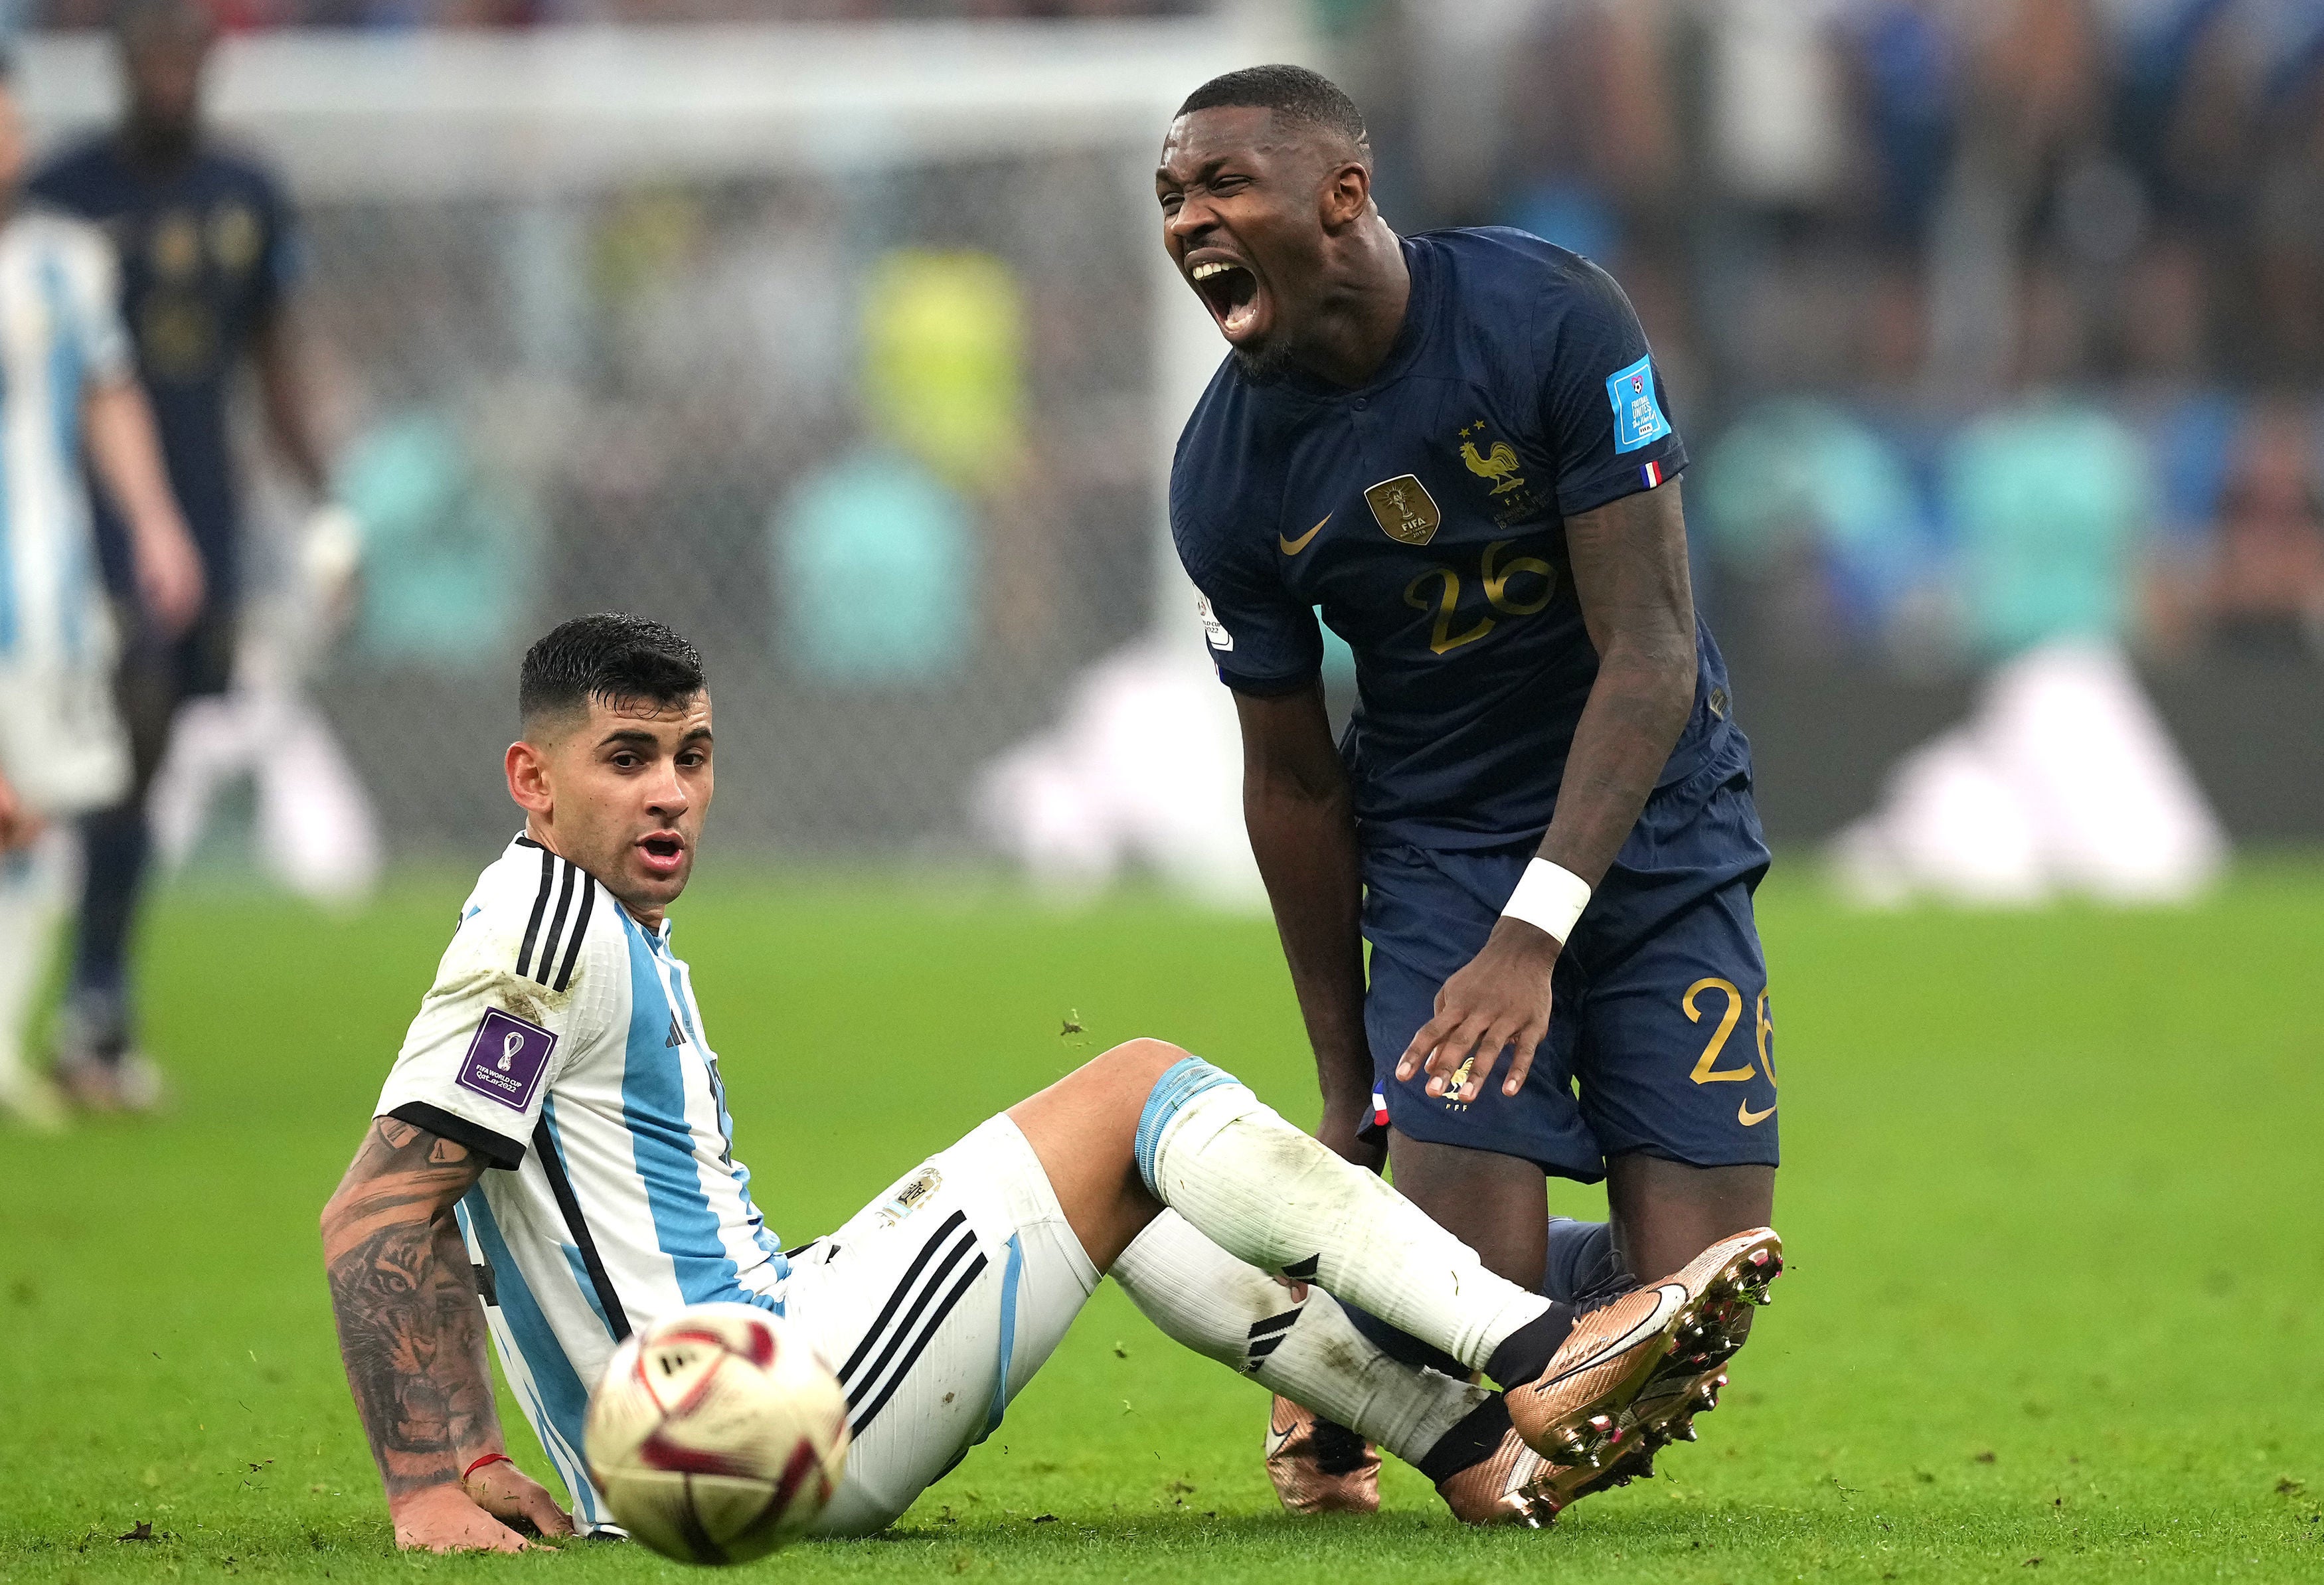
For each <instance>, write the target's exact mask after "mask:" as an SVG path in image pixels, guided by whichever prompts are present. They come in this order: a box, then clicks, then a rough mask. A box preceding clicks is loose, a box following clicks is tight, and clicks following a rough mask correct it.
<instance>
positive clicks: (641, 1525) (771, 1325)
mask: <svg viewBox="0 0 2324 1585" xmlns="http://www.w3.org/2000/svg"><path fill="white" fill-rule="evenodd" d="M584 1454H585V1456H586V1458H587V1460H588V1461H589V1473H590V1475H591V1477H592V1478H594V1479H595V1480H596V1482H597V1488H598V1489H599V1490H600V1491H602V1492H604V1494H605V1501H606V1504H607V1505H608V1506H609V1507H611V1508H612V1509H613V1517H614V1518H615V1519H616V1520H617V1521H619V1522H620V1524H621V1525H622V1527H623V1528H625V1529H627V1530H628V1531H629V1532H630V1534H632V1535H634V1536H635V1537H637V1539H639V1540H640V1541H642V1542H644V1543H645V1544H647V1545H648V1546H650V1547H652V1548H653V1549H654V1550H655V1551H656V1552H658V1553H661V1554H662V1555H663V1556H664V1557H670V1558H676V1559H677V1560H678V1562H687V1563H737V1562H745V1561H747V1560H749V1559H751V1558H754V1557H761V1556H763V1555H765V1554H766V1553H770V1552H772V1551H774V1550H775V1548H777V1547H779V1546H780V1545H782V1544H783V1543H784V1542H786V1541H788V1540H790V1539H791V1538H792V1537H793V1536H795V1535H797V1534H798V1533H799V1532H800V1531H801V1530H803V1529H805V1528H806V1527H807V1525H808V1524H810V1523H811V1522H813V1520H814V1518H815V1516H816V1515H817V1514H819V1513H821V1512H822V1511H823V1505H824V1504H825V1503H826V1502H829V1501H830V1500H831V1494H832V1491H833V1489H834V1488H836V1487H837V1486H838V1484H839V1476H840V1471H841V1470H843V1469H844V1467H845V1465H846V1461H847V1396H846V1394H845V1393H844V1392H843V1391H842V1390H841V1389H840V1386H839V1381H838V1378H835V1376H833V1375H832V1373H831V1371H830V1369H829V1368H827V1367H825V1364H824V1363H823V1361H822V1360H820V1359H816V1356H815V1353H814V1351H813V1350H810V1349H809V1348H807V1345H806V1344H805V1343H804V1342H802V1341H799V1339H798V1337H797V1336H796V1335H794V1334H792V1333H790V1332H786V1331H785V1330H784V1327H783V1323H782V1322H781V1321H780V1320H779V1319H778V1318H777V1317H776V1316H774V1315H771V1314H770V1313H768V1312H766V1311H764V1310H761V1309H759V1308H757V1307H756V1306H755V1305H751V1304H695V1305H692V1306H690V1307H688V1308H687V1309H684V1310H679V1311H676V1312H674V1313H670V1314H669V1315H665V1316H663V1317H662V1318H661V1319H660V1320H659V1321H656V1322H653V1324H651V1325H650V1326H648V1327H646V1328H644V1329H643V1330H642V1331H641V1332H637V1333H635V1334H634V1335H632V1337H631V1338H630V1340H629V1341H627V1342H624V1343H623V1344H622V1346H621V1347H620V1348H618V1349H616V1350H613V1362H612V1363H611V1364H609V1365H607V1366H606V1367H605V1375H604V1379H603V1380H602V1381H600V1382H598V1384H597V1390H596V1391H595V1392H594V1393H592V1394H591V1395H590V1397H589V1420H588V1426H587V1430H586V1433H585V1438H584Z"/></svg>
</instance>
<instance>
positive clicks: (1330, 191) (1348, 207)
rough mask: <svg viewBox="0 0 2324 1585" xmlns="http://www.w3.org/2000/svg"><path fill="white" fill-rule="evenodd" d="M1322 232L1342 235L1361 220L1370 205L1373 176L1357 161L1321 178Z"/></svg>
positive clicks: (1342, 164) (1348, 161) (1352, 161)
mask: <svg viewBox="0 0 2324 1585" xmlns="http://www.w3.org/2000/svg"><path fill="white" fill-rule="evenodd" d="M1321 198H1322V207H1323V229H1324V230H1326V231H1334V232H1336V231H1343V230H1345V229H1346V228H1347V227H1349V226H1352V225H1354V224H1355V223H1356V222H1357V221H1359V220H1360V219H1362V218H1363V217H1364V215H1365V214H1366V212H1367V211H1369V209H1370V208H1371V204H1372V173H1371V171H1370V170H1369V169H1368V168H1367V167H1366V166H1365V165H1364V163H1363V162H1362V161H1360V160H1347V161H1342V162H1341V163H1339V164H1338V165H1335V166H1333V168H1332V169H1331V170H1330V171H1329V172H1328V173H1327V174H1326V175H1325V176H1324V178H1323V192H1322V194H1321Z"/></svg>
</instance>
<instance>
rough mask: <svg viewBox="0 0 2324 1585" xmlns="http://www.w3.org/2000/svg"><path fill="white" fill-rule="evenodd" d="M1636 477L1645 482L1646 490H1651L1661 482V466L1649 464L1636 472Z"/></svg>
mask: <svg viewBox="0 0 2324 1585" xmlns="http://www.w3.org/2000/svg"><path fill="white" fill-rule="evenodd" d="M1638 477H1640V478H1641V479H1644V480H1645V481H1646V488H1647V489H1649V490H1651V489H1653V488H1654V487H1655V485H1657V484H1661V483H1662V482H1663V465H1662V464H1660V463H1658V462H1650V463H1648V464H1646V466H1644V467H1642V468H1640V469H1639V470H1638Z"/></svg>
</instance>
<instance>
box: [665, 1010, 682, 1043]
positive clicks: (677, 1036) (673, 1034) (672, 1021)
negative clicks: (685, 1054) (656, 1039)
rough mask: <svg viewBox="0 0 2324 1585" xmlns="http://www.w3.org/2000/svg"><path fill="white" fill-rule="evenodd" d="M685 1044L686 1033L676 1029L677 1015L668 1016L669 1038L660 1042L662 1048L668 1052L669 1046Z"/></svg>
mask: <svg viewBox="0 0 2324 1585" xmlns="http://www.w3.org/2000/svg"><path fill="white" fill-rule="evenodd" d="M685 1044H686V1031H685V1030H683V1029H681V1028H679V1027H678V1015H677V1014H676V1013H672V1014H670V1015H669V1039H667V1040H665V1041H663V1042H662V1048H663V1049H664V1050H668V1049H669V1047H670V1046H683V1045H685Z"/></svg>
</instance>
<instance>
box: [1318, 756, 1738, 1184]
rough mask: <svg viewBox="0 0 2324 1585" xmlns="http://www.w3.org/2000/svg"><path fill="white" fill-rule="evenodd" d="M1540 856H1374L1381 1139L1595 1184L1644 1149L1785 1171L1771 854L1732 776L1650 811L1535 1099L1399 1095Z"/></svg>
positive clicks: (1671, 796)
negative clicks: (1769, 938)
mask: <svg viewBox="0 0 2324 1585" xmlns="http://www.w3.org/2000/svg"><path fill="white" fill-rule="evenodd" d="M1535 845H1536V844H1535V843H1525V844H1522V845H1520V846H1514V847H1499V848H1486V849H1480V850H1472V851H1465V852H1464V851H1447V850H1442V849H1428V848H1417V847H1406V846H1386V847H1380V848H1375V849H1372V850H1369V851H1368V852H1366V853H1365V855H1364V936H1365V939H1367V940H1368V941H1369V942H1370V943H1371V949H1372V950H1371V969H1370V986H1369V990H1368V991H1367V992H1366V995H1365V998H1364V1030H1365V1034H1366V1036H1367V1037H1368V1038H1369V1043H1370V1046H1371V1054H1372V1083H1373V1088H1374V1098H1373V1109H1372V1119H1373V1120H1372V1129H1373V1130H1374V1131H1375V1132H1377V1131H1379V1130H1380V1129H1384V1128H1386V1127H1387V1126H1388V1125H1389V1124H1393V1125H1394V1126H1395V1127H1396V1129H1397V1130H1398V1131H1400V1132H1401V1133H1403V1134H1404V1135H1406V1137H1407V1138H1414V1139H1422V1140H1427V1141H1430V1142H1432V1143H1436V1144H1444V1145H1462V1146H1467V1147H1470V1148H1471V1149H1476V1150H1490V1151H1495V1152H1497V1153H1499V1154H1500V1155H1503V1156H1520V1157H1523V1158H1524V1159H1526V1160H1528V1161H1532V1162H1535V1163H1538V1164H1539V1165H1540V1166H1542V1167H1543V1168H1544V1169H1545V1171H1548V1172H1551V1173H1554V1174H1555V1175H1558V1176H1560V1177H1568V1178H1573V1179H1576V1180H1577V1181H1579V1182H1582V1183H1585V1184H1594V1183H1596V1182H1598V1181H1599V1180H1600V1179H1601V1178H1603V1177H1604V1176H1605V1175H1606V1159H1607V1157H1609V1156H1621V1155H1625V1154H1628V1152H1631V1151H1645V1152H1646V1154H1648V1155H1650V1156H1664V1157H1666V1158H1668V1159H1669V1160H1672V1161H1680V1162H1685V1163H1687V1164H1689V1165H1691V1166H1738V1165H1745V1164H1757V1165H1763V1166H1775V1163H1776V1155H1777V1152H1776V1146H1775V1053H1774V1050H1773V1046H1774V1033H1773V1025H1772V1023H1771V1022H1770V1015H1769V1013H1768V1010H1767V964H1766V957H1765V956H1764V954H1762V953H1761V952H1760V949H1759V933H1758V929H1757V926H1755V925H1754V924H1753V922H1752V918H1751V893H1752V891H1753V889H1756V888H1757V886H1758V884H1759V878H1760V877H1761V876H1763V875H1765V874H1766V871H1767V845H1766V838H1765V836H1764V835H1763V834H1761V832H1760V828H1759V816H1758V812H1757V809H1755V808H1754V807H1753V806H1752V803H1751V778H1750V773H1749V771H1748V770H1745V769H1737V768H1736V767H1735V766H1734V765H1732V764H1731V763H1728V764H1721V765H1714V766H1711V767H1708V768H1706V769H1703V770H1702V771H1701V772H1699V773H1697V774H1696V775H1695V776H1694V777H1692V778H1691V779H1688V780H1685V781H1682V782H1677V783H1674V785H1672V786H1670V787H1667V788H1659V789H1657V790H1656V791H1655V794H1654V796H1653V797H1650V798H1648V799H1647V800H1646V808H1645V810H1644V811H1643V812H1642V813H1641V814H1640V816H1638V824H1637V827H1636V828H1635V829H1634V830H1633V831H1632V832H1631V833H1630V838H1629V840H1628V842H1626V843H1623V845H1622V851H1621V852H1620V854H1619V855H1618V856H1617V858H1616V859H1615V861H1614V867H1613V868H1612V869H1611V870H1609V871H1607V874H1606V879H1605V880H1604V881H1603V882H1602V883H1601V884H1600V886H1599V888H1598V889H1597V891H1596V893H1595V894H1594V895H1593V896H1592V897H1591V899H1590V907H1589V908H1588V909H1586V910H1585V911H1584V912H1583V914H1582V920H1581V923H1580V924H1579V925H1577V926H1575V928H1574V932H1573V938H1572V940H1571V941H1570V942H1568V943H1567V944H1566V947H1565V951H1564V952H1563V954H1560V956H1559V958H1558V962H1557V969H1556V972H1555V973H1554V975H1553V976H1552V978H1551V981H1550V997H1551V1007H1550V1019H1549V1034H1548V1036H1547V1037H1546V1038H1545V1039H1544V1040H1543V1041H1542V1044H1541V1046H1540V1049H1539V1050H1537V1051H1536V1052H1535V1054H1534V1062H1533V1071H1532V1073H1531V1074H1528V1075H1527V1076H1526V1083H1525V1087H1524V1088H1523V1089H1521V1090H1519V1091H1518V1092H1517V1094H1515V1095H1513V1096H1512V1095H1504V1094H1502V1093H1501V1092H1500V1086H1499V1081H1498V1079H1496V1080H1495V1082H1493V1083H1489V1084H1487V1085H1486V1086H1485V1088H1484V1089H1483V1090H1482V1091H1480V1092H1479V1094H1478V1096H1477V1099H1476V1100H1475V1101H1471V1102H1470V1103H1469V1104H1467V1105H1465V1106H1464V1105H1462V1103H1461V1102H1459V1101H1455V1100H1452V1098H1451V1097H1449V1096H1446V1097H1438V1098H1434V1099H1432V1098H1431V1097H1430V1096H1429V1095H1428V1093H1427V1092H1426V1090H1425V1085H1426V1083H1427V1082H1428V1074H1427V1073H1426V1071H1425V1070H1423V1071H1422V1072H1420V1073H1417V1074H1415V1075H1414V1076H1413V1077H1412V1078H1411V1079H1410V1080H1409V1081H1408V1082H1406V1083H1401V1084H1399V1083H1397V1081H1396V1063H1397V1058H1398V1057H1399V1056H1401V1055H1404V1048H1405V1047H1406V1046H1407V1045H1408V1044H1410V1043H1411V1040H1412V1037H1413V1036H1414V1035H1415V1034H1416V1033H1417V1032H1418V1031H1419V1029H1420V1027H1421V1025H1423V1024H1425V1023H1426V1022H1427V1021H1428V1020H1429V1018H1431V1017H1432V1016H1434V1011H1435V1004H1436V992H1437V991H1438V989H1439V988H1440V987H1442V986H1443V983H1444V981H1446V980H1447V979H1449V978H1451V977H1452V974H1453V973H1454V972H1456V971H1458V970H1459V969H1460V968H1461V967H1462V965H1464V964H1466V963H1468V962H1469V960H1470V959H1471V958H1472V957H1474V956H1475V955H1476V954H1477V953H1478V951H1479V950H1480V948H1481V947H1483V945H1485V937H1486V936H1487V935H1489V934H1490V933H1491V931H1492V928H1493V922H1494V921H1495V920H1496V919H1497V918H1499V917H1500V911H1501V908H1502V907H1503V905H1504V904H1506V903H1507V902H1508V898H1509V894H1510V893H1511V892H1512V891H1514V890H1515V889H1517V877H1518V876H1519V875H1520V874H1522V873H1523V872H1524V871H1525V867H1526V863H1527V862H1529V861H1530V860H1531V859H1532V858H1533V855H1534V851H1535ZM1503 1060H1504V1061H1506V1060H1507V1058H1506V1055H1504V1058H1503Z"/></svg>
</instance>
